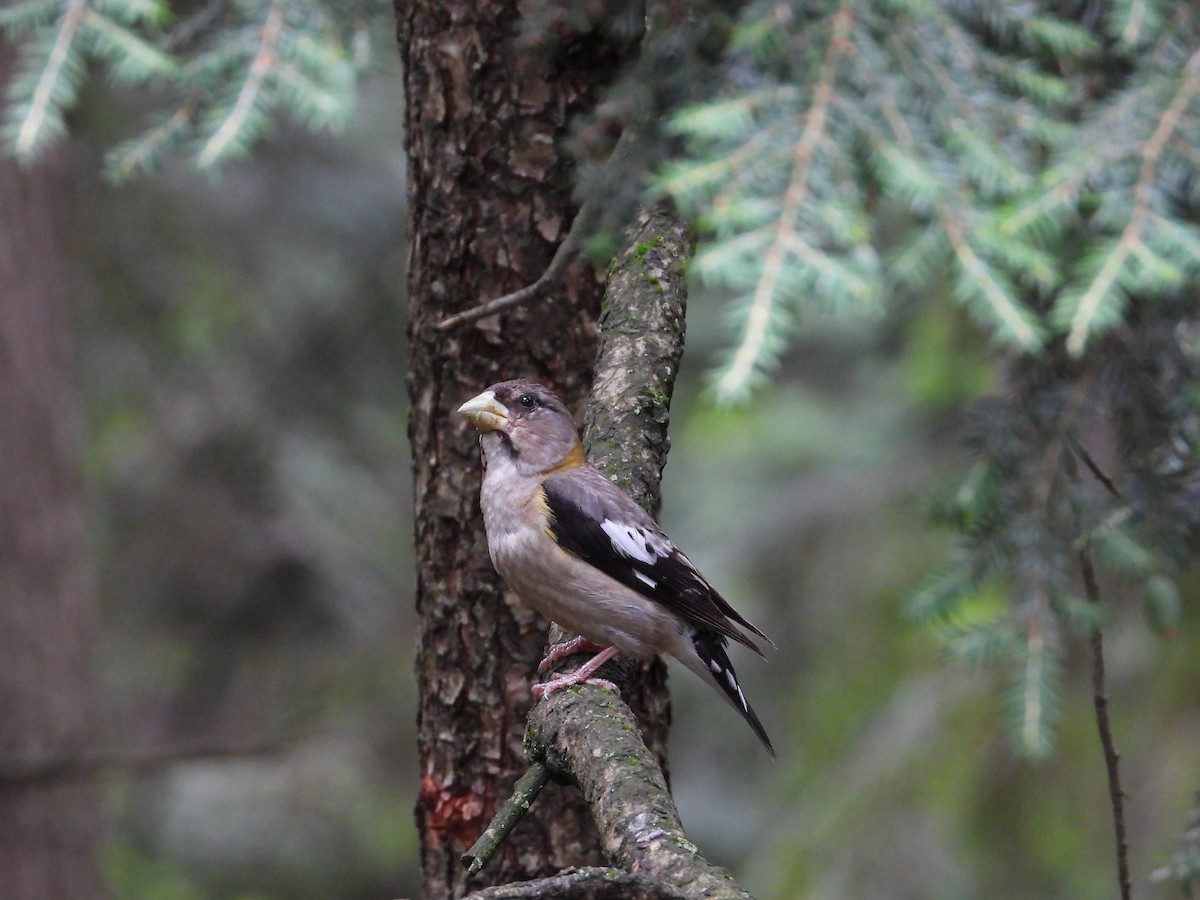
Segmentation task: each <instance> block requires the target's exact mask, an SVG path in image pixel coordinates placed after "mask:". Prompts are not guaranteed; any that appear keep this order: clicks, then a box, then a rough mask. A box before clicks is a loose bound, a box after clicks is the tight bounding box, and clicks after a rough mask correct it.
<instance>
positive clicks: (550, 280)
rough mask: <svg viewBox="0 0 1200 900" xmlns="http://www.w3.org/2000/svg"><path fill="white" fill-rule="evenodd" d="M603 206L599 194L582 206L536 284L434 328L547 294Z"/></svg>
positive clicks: (448, 326)
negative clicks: (599, 200)
mask: <svg viewBox="0 0 1200 900" xmlns="http://www.w3.org/2000/svg"><path fill="white" fill-rule="evenodd" d="M599 209H600V203H599V202H598V199H597V197H595V196H592V197H589V198H588V199H587V201H585V202H584V204H583V206H581V207H580V208H579V212H578V213H576V214H575V219H574V221H572V222H571V230H570V231H568V232H567V236H566V237H565V238H563V242H562V243H561V244H559V245H558V249H557V250H556V251H555V252H554V256H553V258H552V259H551V260H550V265H548V266H547V267H546V271H545V272H543V273H542V274H541V275H540V276H539V277H538V280H537V281H535V282H534V283H533V284H529V285H526V286H525V287H523V288H521V289H520V290H519V291H513V292H512V293H511V294H505V295H504V296H503V297H496V298H495V299H493V300H488V301H487V302H486V303H481V304H479V305H478V306H472V307H471V308H470V309H466V310H463V311H462V312H460V313H455V314H454V315H452V316H447V317H446V318H444V319H442V321H440V322H438V323H437V325H435V326H434V328H436V329H437V330H438V331H449V330H450V329H451V328H454V327H455V326H457V325H462V324H465V323H466V322H474V321H475V320H476V319H482V318H483V317H484V316H490V315H492V314H493V313H498V312H503V311H504V310H506V309H510V308H512V307H514V306H520V305H521V304H522V303H528V302H529V301H530V300H539V299H541V298H542V297H545V296H546V295H547V294H549V293H550V292H551V291H552V290H554V288H555V287H556V286H557V285H558V283H559V281H560V280H561V279H562V275H563V272H565V271H566V270H567V266H568V265H570V262H571V260H572V259H573V258H574V256H575V252H576V251H577V250H578V249H579V246H580V244H582V243H583V238H584V236H585V235H586V234H587V233H588V232H589V231H591V230H592V226H593V225H594V224H595V222H596V220H597V219H598V218H599Z"/></svg>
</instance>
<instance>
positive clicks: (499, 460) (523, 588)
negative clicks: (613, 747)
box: [458, 379, 775, 756]
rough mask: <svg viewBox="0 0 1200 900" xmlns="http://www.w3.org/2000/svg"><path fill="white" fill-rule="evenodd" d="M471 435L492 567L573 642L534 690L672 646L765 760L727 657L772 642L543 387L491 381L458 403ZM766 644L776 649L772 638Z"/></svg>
mask: <svg viewBox="0 0 1200 900" xmlns="http://www.w3.org/2000/svg"><path fill="white" fill-rule="evenodd" d="M458 412H459V414H461V415H462V416H464V417H466V419H467V420H468V421H470V422H471V424H472V425H474V426H475V427H476V428H478V429H479V431H480V444H481V446H482V448H483V467H484V475H483V488H482V490H481V491H480V506H481V507H482V509H483V523H484V527H485V528H486V530H487V540H488V550H489V552H490V554H491V557H492V563H493V564H494V565H495V567H496V570H497V571H498V572H499V573H500V575H501V576H502V577H503V578H504V580H505V581H506V582H508V586H509V587H510V588H512V589H513V590H514V591H515V592H516V593H517V594H518V595H519V596H520V597H521V599H522V600H524V601H525V602H526V603H528V604H529V605H530V606H532V607H533V608H534V609H536V610H537V611H538V612H540V613H541V614H542V615H544V616H546V617H547V618H548V619H551V620H552V621H554V622H557V623H558V624H559V625H561V626H563V627H564V628H567V629H570V630H571V631H574V632H577V633H578V634H580V635H581V636H582V637H580V638H577V639H575V640H573V641H568V642H566V643H563V644H558V645H556V646H554V647H551V648H550V651H549V653H548V654H547V656H546V658H545V659H544V660H542V664H541V666H539V668H538V671H544V670H545V669H546V668H547V667H549V665H550V664H551V663H552V662H554V661H555V660H557V659H561V658H563V657H565V656H569V655H571V654H572V653H577V652H579V651H581V650H584V651H596V655H595V656H594V657H593V658H592V659H591V660H589V661H588V662H587V663H585V664H584V665H582V666H581V667H580V668H579V669H578V670H576V671H575V672H570V673H567V674H564V675H560V676H558V677H556V678H553V679H551V680H550V681H548V682H546V683H544V684H539V685H536V686H535V687H534V689H533V690H534V693H535V694H537V695H539V696H544V695H546V694H549V693H552V692H554V691H556V690H559V689H561V688H565V687H568V686H570V685H573V684H579V683H580V682H583V681H588V682H592V683H599V684H601V685H602V686H604V687H607V688H609V689H611V690H614V691H615V690H616V688H615V687H614V686H613V685H612V684H611V683H609V682H606V681H603V680H602V679H596V678H594V677H593V676H594V674H595V672H596V670H597V669H599V668H600V666H601V665H603V664H604V663H605V662H607V661H608V660H610V659H612V658H613V657H614V656H616V655H617V654H618V653H624V654H626V655H627V656H631V657H636V658H639V659H645V658H648V657H651V656H654V655H655V654H659V653H669V654H670V655H671V656H674V657H675V658H676V659H678V660H679V661H680V662H682V663H683V664H684V665H685V666H687V667H688V668H689V669H691V670H692V671H693V672H695V673H696V674H697V675H699V676H700V677H701V678H703V679H704V680H705V681H707V682H708V683H709V684H710V685H712V686H713V687H715V688H716V689H717V690H718V691H719V692H720V693H721V696H723V697H724V698H725V699H726V700H727V701H729V703H730V704H732V706H733V708H734V709H736V710H737V711H738V712H739V713H741V714H742V717H743V718H744V719H745V720H746V721H747V722H748V723H749V724H750V727H751V728H752V729H754V733H755V734H756V735H758V739H759V740H760V741H762V743H763V746H764V747H766V748H767V751H768V752H769V753H770V754H771V755H772V756H774V755H775V751H774V748H772V746H771V740H770V738H768V737H767V733H766V731H765V730H764V729H763V726H762V723H761V722H759V720H758V716H756V715H755V714H754V710H753V709H752V708H751V707H750V704H749V703H748V702H747V700H746V697H745V695H744V694H743V693H742V689H741V687H740V686H739V685H738V681H737V675H736V674H735V673H734V671H733V666H732V665H731V664H730V662H729V656H728V655H727V654H726V652H725V647H726V642H727V640H728V639H730V638H732V639H733V640H735V641H737V642H738V643H739V644H744V645H745V646H747V647H749V648H750V649H751V650H753V651H754V652H755V653H758V655H759V656H762V655H763V654H762V651H761V650H759V648H758V647H757V646H756V645H755V643H754V641H753V640H751V639H750V638H749V637H747V636H746V635H745V634H744V633H743V632H742V631H741V630H740V629H739V628H738V626H739V625H740V626H742V627H743V628H746V629H748V630H749V631H751V632H753V633H754V634H755V635H757V636H758V637H760V638H762V639H763V640H765V641H767V643H771V639H770V638H768V637H767V636H766V635H765V634H763V633H762V632H761V631H759V630H758V629H757V628H756V627H754V626H753V625H751V624H750V623H749V622H748V621H746V619H744V618H743V617H742V616H741V615H739V614H738V612H737V611H736V610H735V609H734V608H733V607H732V606H730V605H729V604H728V603H727V602H726V601H725V599H724V598H723V597H722V596H721V595H720V594H718V593H717V592H716V590H714V589H713V587H712V585H710V584H709V583H708V582H707V581H706V580H705V579H704V576H703V575H701V574H700V573H699V572H698V571H697V570H696V567H695V566H693V565H692V563H691V561H690V560H688V558H687V557H686V556H684V555H683V554H682V553H680V552H679V550H678V549H677V548H676V547H675V545H674V544H673V543H672V542H671V540H670V538H668V537H667V536H666V535H665V534H663V532H662V531H661V530H660V529H659V527H658V525H656V524H655V522H654V520H653V519H652V518H651V517H650V515H649V514H648V513H647V512H646V511H645V510H643V509H642V508H641V507H640V506H638V504H637V503H635V502H634V501H633V499H631V498H630V497H629V496H628V495H626V494H625V493H624V492H623V491H622V490H621V489H620V488H618V487H617V486H616V485H614V484H613V483H612V482H611V481H609V480H608V479H607V478H605V477H604V475H602V474H601V473H600V472H599V471H598V470H596V469H595V468H593V467H592V466H591V465H589V464H588V462H587V459H586V458H585V457H584V454H583V447H582V445H581V444H580V442H579V432H578V431H577V430H576V428H575V423H574V422H573V421H572V419H571V414H570V413H569V412H568V411H567V408H566V406H564V405H563V402H562V401H561V400H560V399H559V398H558V397H557V396H556V395H555V394H554V392H552V391H551V390H549V389H548V388H545V387H543V386H542V385H540V384H535V383H534V382H532V381H525V380H523V379H518V380H515V381H503V382H500V383H499V384H494V385H492V386H491V387H490V388H488V389H487V390H486V391H484V392H483V393H482V394H480V395H479V396H477V397H473V398H472V399H470V400H468V401H467V402H466V403H464V404H463V405H462V406H460V407H459V409H458ZM771 645H772V646H774V644H773V643H772V644H771Z"/></svg>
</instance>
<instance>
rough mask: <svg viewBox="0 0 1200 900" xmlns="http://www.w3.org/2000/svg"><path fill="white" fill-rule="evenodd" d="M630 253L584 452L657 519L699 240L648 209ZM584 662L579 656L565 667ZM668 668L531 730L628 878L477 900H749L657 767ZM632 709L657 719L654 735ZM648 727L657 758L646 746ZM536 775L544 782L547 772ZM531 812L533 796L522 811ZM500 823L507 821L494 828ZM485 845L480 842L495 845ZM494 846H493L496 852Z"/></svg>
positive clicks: (612, 306) (584, 879) (605, 875)
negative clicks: (683, 818) (689, 821)
mask: <svg viewBox="0 0 1200 900" xmlns="http://www.w3.org/2000/svg"><path fill="white" fill-rule="evenodd" d="M624 244H625V249H624V251H623V252H622V253H621V255H620V256H619V257H618V258H617V259H616V260H615V261H614V263H613V265H612V267H611V268H610V270H609V273H608V285H607V291H606V296H605V306H604V312H603V313H602V316H601V320H600V330H601V335H600V351H599V354H598V358H597V361H596V373H595V382H594V387H593V390H592V396H591V401H590V403H589V405H588V409H587V413H586V415H585V419H584V436H585V440H584V442H585V444H586V446H587V447H588V456H589V459H590V460H591V462H592V464H593V465H595V466H596V467H597V468H599V469H600V470H601V471H603V472H604V473H606V474H607V475H609V477H610V478H612V479H613V481H614V482H616V483H618V484H620V485H621V486H622V487H623V488H624V489H626V490H627V491H629V493H630V494H632V495H633V497H634V498H635V499H636V500H637V501H638V502H639V503H641V504H642V505H643V506H644V507H645V508H646V509H647V510H649V511H650V512H651V513H652V514H657V512H658V508H659V505H660V502H661V493H660V487H659V486H660V479H661V475H662V468H663V465H664V464H665V462H666V454H667V450H668V449H669V447H670V440H669V437H668V435H667V423H668V420H669V412H670V402H671V393H672V390H673V388H674V383H675V376H676V374H677V373H678V371H679V360H680V358H681V356H682V353H683V337H684V328H685V324H684V311H685V303H686V279H685V272H684V269H685V263H686V261H687V260H688V258H689V257H690V254H691V246H692V245H691V238H690V236H689V234H688V233H687V230H686V229H685V228H684V227H683V226H682V225H680V223H679V222H678V221H677V220H676V219H675V218H674V216H673V215H672V214H671V212H670V211H668V210H667V209H666V208H665V207H655V208H652V209H643V210H642V211H640V213H639V214H638V215H637V216H636V218H635V221H634V222H633V223H632V224H631V225H630V226H629V227H628V228H627V229H626V231H625V240H624ZM564 636H565V633H564V632H563V631H562V630H561V629H558V628H554V629H552V631H551V641H552V642H554V641H557V640H560V639H562V638H563V637H564ZM573 662H577V660H574V659H571V660H564V661H563V662H562V663H560V665H561V666H563V667H564V668H565V667H569V666H570V665H571V664H572V663H573ZM664 672H665V666H664V665H663V663H662V662H661V661H655V662H654V663H652V664H649V665H643V666H640V667H639V666H638V665H637V664H636V663H634V662H632V661H630V660H625V659H622V658H621V657H618V658H617V659H616V660H613V661H612V662H611V663H609V664H608V665H606V666H605V667H604V668H603V669H602V670H601V674H602V675H603V677H605V678H608V679H610V680H612V681H614V682H616V683H617V684H618V686H619V687H620V688H621V692H622V693H621V697H620V698H618V697H615V696H613V695H612V694H611V693H609V692H607V691H604V690H602V689H600V688H598V687H595V686H593V685H587V684H584V685H579V686H577V687H573V688H569V689H567V690H564V691H559V692H558V693H556V694H553V695H551V696H550V697H547V698H546V699H544V700H542V701H541V702H539V703H537V704H536V705H535V706H534V708H533V710H532V711H531V712H530V715H529V719H528V722H527V726H526V731H525V744H526V749H527V752H528V753H529V756H530V759H531V760H533V762H534V766H535V767H536V766H537V765H538V764H539V763H544V765H545V766H546V768H547V769H548V771H549V773H550V775H551V776H552V777H554V778H556V779H558V780H560V781H565V782H569V783H572V784H575V785H577V786H578V787H579V789H580V790H581V791H582V792H583V795H584V798H585V799H586V800H587V803H588V806H589V808H590V809H591V811H592V816H593V818H594V819H595V821H596V825H597V828H598V830H599V831H600V838H601V842H602V845H603V847H604V851H605V853H606V854H607V855H608V856H609V858H610V859H611V860H612V861H613V863H614V864H615V865H617V866H619V867H620V868H621V869H624V870H626V871H625V873H618V874H615V875H614V873H612V872H611V871H610V870H603V869H601V870H583V874H581V873H578V872H577V873H574V874H571V875H570V876H569V878H570V885H572V886H570V887H569V886H568V884H567V883H565V882H564V883H559V882H558V881H557V880H556V879H563V878H567V877H568V876H567V875H566V874H565V873H564V874H562V875H559V876H555V878H554V879H542V880H541V881H537V882H529V883H527V884H524V885H510V886H506V887H501V888H490V889H489V890H487V891H482V892H480V893H477V894H474V895H472V896H473V897H474V898H477V900H484V898H488V900H498V898H510V897H511V898H517V897H534V896H556V897H557V896H564V897H566V896H569V897H576V896H578V897H589V898H591V897H594V898H601V897H616V896H619V897H653V898H676V897H681V896H687V897H690V896H704V897H706V898H721V897H726V898H742V900H744V898H747V897H748V895H747V894H746V892H745V891H744V890H742V889H741V888H740V887H739V886H738V885H737V884H736V883H735V882H734V881H733V879H732V878H731V876H730V875H729V873H728V872H726V871H725V870H724V869H721V868H719V867H717V866H714V865H712V864H711V863H709V862H708V861H707V860H705V859H704V857H703V856H702V855H701V854H700V852H699V850H698V849H697V848H696V847H695V845H693V844H692V843H691V842H690V841H689V840H688V839H687V837H686V835H685V833H684V830H683V826H682V824H681V822H680V820H679V813H678V811H677V810H676V808H675V803H674V801H673V800H672V799H671V794H670V791H669V789H668V787H667V778H666V775H665V774H664V768H663V766H662V765H661V764H660V760H659V758H657V755H658V753H661V748H662V745H663V744H664V743H665V725H664V722H665V718H666V712H665V691H663V690H661V683H662V681H663V680H664V677H665V676H664V674H663V673H664ZM647 681H649V682H650V687H647ZM622 698H626V699H628V700H629V701H630V703H629V704H627V703H626V702H625V700H624V699H622ZM631 705H632V706H633V707H634V708H641V709H642V711H643V713H644V721H643V724H642V725H641V726H639V723H638V721H637V719H636V718H635V717H634V713H633V712H632V711H631V709H630V706H631ZM643 729H645V730H646V733H647V735H649V736H650V740H649V746H650V747H654V748H656V750H657V752H656V750H652V749H650V748H649V747H648V746H647V742H646V741H644V740H643ZM527 777H529V778H530V779H531V780H533V781H536V780H537V778H538V777H539V776H536V775H533V776H527ZM529 802H531V801H530V800H529V799H528V794H527V793H522V795H521V797H519V798H517V799H516V801H515V805H514V809H516V810H518V811H519V810H520V808H521V807H527V806H528V803H529ZM512 812H513V809H510V810H509V813H508V814H511V813H512ZM498 818H499V817H498ZM498 827H499V826H498V825H497V823H496V822H495V821H494V822H493V826H492V827H491V828H489V831H491V830H492V828H498ZM482 843H483V842H481V844H482ZM481 844H477V845H476V846H477V847H479V848H480V849H482V847H481ZM489 846H491V847H492V849H493V850H494V847H495V843H491V844H489ZM471 852H472V854H474V853H476V852H477V851H476V848H472V851H471ZM628 873H636V879H637V881H636V884H635V883H634V882H632V881H627V880H626V879H629V878H634V877H635V876H633V875H630V874H628ZM597 879H599V880H597ZM614 879H616V880H614ZM551 882H553V884H552V883H551ZM618 885H619V886H618ZM580 891H582V893H580ZM606 891H608V892H607V893H606ZM639 892H640V893H639Z"/></svg>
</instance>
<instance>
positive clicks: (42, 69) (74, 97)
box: [0, 0, 390, 182]
mask: <svg viewBox="0 0 1200 900" xmlns="http://www.w3.org/2000/svg"><path fill="white" fill-rule="evenodd" d="M180 7H183V8H184V9H185V10H186V12H183V13H182V14H181V13H179V12H177V10H178V9H179V8H180ZM388 9H390V6H389V5H388V4H384V3H382V2H379V0H355V2H351V3H323V2H318V0H237V2H233V3H225V2H212V0H209V2H204V3H199V4H193V5H186V6H184V5H182V4H176V5H175V7H172V6H171V5H170V4H168V3H166V2H164V0H136V2H130V0H15V2H12V3H10V4H9V5H8V6H7V7H6V8H5V9H4V10H3V11H2V12H0V32H3V34H4V35H5V36H6V37H7V38H8V39H9V40H10V41H15V42H17V44H18V46H19V48H20V59H19V62H18V70H17V75H16V77H14V78H11V79H10V80H9V83H8V96H7V105H6V109H5V115H4V128H3V133H4V137H5V144H6V149H7V151H8V153H9V154H10V155H12V156H13V157H15V158H16V159H18V160H20V161H21V162H26V163H27V162H29V161H31V160H33V159H34V158H36V156H37V155H38V154H39V153H40V152H41V151H42V150H43V149H44V148H45V147H46V146H47V145H48V144H50V143H52V142H54V141H56V140H58V139H59V138H61V137H62V135H63V133H64V132H65V130H66V125H65V118H66V115H67V113H68V112H69V111H70V110H71V109H72V108H73V107H74V106H75V105H76V103H77V102H78V99H79V91H80V87H81V84H82V82H83V81H84V78H85V75H86V73H87V70H88V67H89V64H91V63H93V62H95V63H100V64H102V65H103V66H104V68H105V70H106V71H107V72H108V74H109V75H110V76H111V77H112V78H113V79H114V80H115V81H118V82H121V83H124V84H133V85H139V86H144V87H148V88H152V89H154V90H156V91H158V92H159V93H160V96H161V98H162V101H161V104H160V105H162V106H165V107H166V110H165V112H161V113H159V114H158V116H157V117H156V118H155V119H154V120H153V121H152V122H150V123H149V124H148V125H146V126H144V127H143V128H142V129H141V130H139V131H138V132H137V133H136V134H135V135H134V136H133V137H130V138H128V139H127V140H125V141H123V142H122V143H121V144H120V145H118V146H117V147H115V148H113V150H112V151H111V152H110V153H109V154H108V158H107V166H106V170H107V172H108V175H109V177H110V178H112V179H113V180H114V181H117V182H123V181H127V180H128V179H130V178H132V177H134V176H136V175H139V174H142V173H144V172H146V171H147V170H153V169H154V168H156V167H157V166H159V165H160V164H161V161H162V159H163V157H164V155H166V154H182V155H185V156H187V157H189V158H191V159H192V161H193V162H194V163H195V165H196V166H197V167H198V168H200V169H205V170H211V169H214V168H215V167H217V166H219V165H221V164H222V163H224V162H225V161H227V160H229V159H236V158H243V157H245V156H246V155H247V154H248V153H249V152H250V149H251V148H252V147H253V146H254V145H255V143H256V142H257V141H258V140H259V139H261V138H262V137H263V136H264V135H265V134H267V133H268V131H269V130H270V128H271V127H272V125H273V123H274V122H275V121H276V120H277V119H279V118H285V117H286V118H288V119H291V120H293V121H296V122H300V123H302V124H304V125H305V126H307V127H309V128H312V129H318V130H319V129H333V130H340V129H342V128H344V127H345V125H346V123H347V121H348V120H349V117H350V115H351V113H352V111H353V109H354V97H355V91H356V86H357V81H358V78H359V76H360V75H361V73H362V72H363V70H364V69H365V68H366V67H367V65H368V64H369V63H370V60H371V31H370V30H369V29H368V23H369V21H370V20H371V19H372V18H377V17H379V16H380V14H381V13H383V12H385V11H386V10H388Z"/></svg>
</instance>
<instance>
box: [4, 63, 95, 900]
mask: <svg viewBox="0 0 1200 900" xmlns="http://www.w3.org/2000/svg"><path fill="white" fill-rule="evenodd" d="M0 57H3V53H2V52H0ZM4 70H5V60H4V59H3V58H0V84H3V83H4ZM60 169H61V166H58V165H56V164H55V162H54V161H53V160H49V161H44V162H42V163H39V164H38V165H37V166H35V167H33V168H32V169H29V170H28V171H21V170H18V169H17V167H16V166H15V165H14V164H12V163H9V162H4V161H0V761H2V762H3V765H4V768H5V769H6V770H7V771H8V772H9V773H10V775H9V777H3V776H0V897H5V898H12V900H24V898H29V900H35V898H36V900H41V898H45V897H54V898H64V900H71V898H84V897H97V896H100V895H101V893H102V889H101V880H100V876H99V872H98V869H97V866H96V843H97V834H98V827H99V808H98V805H97V796H96V791H95V789H94V786H93V784H92V783H91V781H90V780H86V779H84V780H70V779H64V778H56V777H50V778H32V779H26V778H13V777H11V773H12V772H14V771H16V770H22V769H25V770H38V769H39V768H42V767H43V766H45V765H46V764H48V763H50V762H52V761H54V762H61V761H67V760H72V759H76V758H78V757H80V756H82V755H83V754H85V753H86V752H87V750H88V749H89V748H88V741H89V730H88V720H89V715H88V713H89V709H90V704H89V703H88V683H89V681H88V665H89V656H90V650H91V647H92V643H93V638H94V623H93V610H92V607H91V603H90V593H89V589H88V584H87V579H86V577H85V568H84V560H83V554H82V540H81V539H82V507H81V496H80V489H79V484H78V480H77V475H76V471H75V466H76V460H77V443H76V440H75V438H76V436H77V428H76V425H77V424H78V420H79V414H80V409H79V407H78V403H77V399H76V395H75V391H74V388H73V385H72V383H71V378H70V371H71V342H70V329H71V322H70V311H69V303H68V301H69V298H68V296H67V286H66V284H65V282H64V279H63V277H62V273H63V270H64V268H65V261H64V258H63V253H62V249H61V246H60V230H61V229H60V225H59V222H58V221H57V219H56V217H55V215H54V210H55V209H56V208H58V207H59V206H61V203H62V196H63V195H62V191H61V190H60V187H61V185H60V183H59V182H60V181H61V174H60V171H59V170H60Z"/></svg>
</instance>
